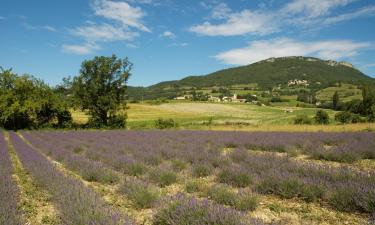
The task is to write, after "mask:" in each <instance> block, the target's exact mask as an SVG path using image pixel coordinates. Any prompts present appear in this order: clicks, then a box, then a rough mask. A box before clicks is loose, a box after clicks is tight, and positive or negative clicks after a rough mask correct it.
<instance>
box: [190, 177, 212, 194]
mask: <svg viewBox="0 0 375 225" xmlns="http://www.w3.org/2000/svg"><path fill="white" fill-rule="evenodd" d="M207 188H208V187H207V185H206V184H205V183H203V182H202V181H199V180H190V181H188V182H187V183H186V184H185V190H186V192H187V193H196V192H207Z"/></svg>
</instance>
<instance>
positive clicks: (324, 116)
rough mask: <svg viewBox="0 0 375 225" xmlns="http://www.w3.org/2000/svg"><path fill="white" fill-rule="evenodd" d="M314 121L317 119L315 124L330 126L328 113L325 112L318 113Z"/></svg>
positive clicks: (319, 111)
mask: <svg viewBox="0 0 375 225" xmlns="http://www.w3.org/2000/svg"><path fill="white" fill-rule="evenodd" d="M314 119H315V123H317V124H328V123H329V116H328V113H327V112H326V111H324V110H318V111H316V114H315V117H314Z"/></svg>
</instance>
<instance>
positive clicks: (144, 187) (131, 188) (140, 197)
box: [22, 133, 263, 225]
mask: <svg viewBox="0 0 375 225" xmlns="http://www.w3.org/2000/svg"><path fill="white" fill-rule="evenodd" d="M22 135H23V136H24V137H25V138H26V139H27V140H28V141H29V142H30V143H32V144H33V145H34V146H36V147H37V148H38V149H39V150H41V151H43V152H44V153H45V154H47V155H49V156H50V157H52V158H54V159H56V160H59V161H60V162H61V163H63V164H64V165H65V166H67V168H69V169H71V170H73V171H75V172H76V173H78V174H80V175H81V176H82V177H83V179H85V180H87V181H97V182H101V183H106V184H109V185H111V184H114V183H117V181H118V175H116V174H115V173H112V172H111V170H110V169H108V165H105V164H104V163H101V162H97V161H93V160H91V159H87V158H85V157H84V156H83V155H82V154H81V151H82V150H83V149H81V148H80V147H76V148H73V151H72V146H81V145H82V144H83V143H84V142H82V140H80V139H79V138H78V139H76V140H73V139H66V138H65V137H63V136H61V137H60V138H56V139H53V140H52V139H48V138H42V137H41V136H39V135H37V133H33V134H32V135H30V133H23V134H22ZM68 143H69V144H68ZM68 145H69V147H67V146H68ZM64 146H65V147H64ZM86 153H87V152H86ZM89 158H90V157H89ZM132 162H135V161H132ZM79 165H81V166H79ZM126 165H127V164H124V166H123V168H124V167H126ZM159 175H160V174H155V177H159ZM118 192H119V194H125V195H127V197H128V198H130V199H131V200H133V201H135V203H136V204H135V206H136V207H137V208H149V207H152V206H155V204H156V203H157V201H158V199H159V200H163V201H162V202H161V203H160V204H159V207H158V208H159V210H158V213H157V214H156V216H155V217H154V220H153V224H201V223H202V221H205V222H207V223H208V224H259V225H261V224H263V223H262V222H261V221H259V220H257V219H252V218H246V217H244V216H243V215H242V214H241V213H240V212H238V211H237V210H234V209H231V208H227V207H223V206H221V205H219V204H215V203H212V202H208V201H198V200H196V199H194V198H191V197H186V196H184V195H178V196H177V197H172V198H170V197H166V198H161V199H160V196H159V194H158V191H157V190H156V189H154V187H153V185H151V184H149V183H148V182H147V181H141V180H139V179H136V178H134V179H126V180H124V183H122V184H121V185H120V189H119V190H118ZM245 201H246V199H245ZM243 202H244V201H241V203H242V205H241V206H242V207H243V208H244V205H243ZM177 205H179V207H178V208H175V206H177ZM170 206H173V207H172V208H171V207H170ZM245 207H246V206H245ZM195 213H197V215H195V216H192V214H195Z"/></svg>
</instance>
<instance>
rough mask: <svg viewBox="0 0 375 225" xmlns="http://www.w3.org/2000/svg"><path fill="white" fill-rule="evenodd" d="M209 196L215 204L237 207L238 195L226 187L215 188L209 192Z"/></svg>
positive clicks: (217, 186)
mask: <svg viewBox="0 0 375 225" xmlns="http://www.w3.org/2000/svg"><path fill="white" fill-rule="evenodd" d="M207 195H208V196H209V197H210V198H211V199H212V200H214V201H215V202H217V203H219V204H223V205H229V206H235V205H236V200H237V199H236V194H235V193H233V192H232V191H230V190H229V187H226V186H219V185H216V186H213V187H211V188H210V189H209V190H208V193H207Z"/></svg>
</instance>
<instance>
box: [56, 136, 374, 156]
mask: <svg viewBox="0 0 375 225" xmlns="http://www.w3.org/2000/svg"><path fill="white" fill-rule="evenodd" d="M108 134H109V135H111V137H108ZM51 135H57V136H59V134H51ZM76 135H78V136H86V138H87V140H94V139H95V138H97V137H98V136H99V137H100V138H101V140H102V137H103V136H104V137H106V138H107V139H108V141H115V142H113V143H112V144H114V145H115V146H116V145H117V144H119V143H118V138H117V137H118V136H119V134H118V132H116V131H114V132H108V133H107V134H104V135H101V133H100V132H98V133H96V132H87V133H85V132H78V133H75V132H69V133H68V134H67V133H65V134H64V136H70V137H73V138H74V136H76ZM143 136H146V138H148V137H150V138H151V139H152V140H154V139H158V141H157V142H155V141H153V142H150V143H148V142H147V140H145V139H144V138H143ZM175 136H178V137H179V141H182V143H181V144H177V143H176V142H175V141H173V139H169V138H174V137H175ZM181 136H184V137H185V138H181ZM120 138H122V136H121V135H120ZM124 138H129V139H131V140H133V138H134V139H135V141H132V142H131V143H125V144H126V146H129V147H134V146H132V143H136V144H138V143H139V142H141V141H142V142H143V143H142V146H141V147H142V148H151V147H153V146H154V145H155V144H160V143H161V142H162V143H163V145H167V146H166V147H172V148H173V147H174V146H176V145H179V146H181V145H184V143H191V142H195V141H198V143H210V144H212V145H214V146H215V147H216V146H226V147H241V148H242V147H244V148H247V149H251V150H262V151H278V152H300V153H303V154H308V155H310V156H312V157H313V158H317V159H326V160H332V161H339V162H354V161H356V160H358V159H374V158H375V134H374V133H369V132H367V133H366V132H356V133H349V132H347V133H323V132H317V133H301V132H299V133H288V132H254V133H249V132H205V131H194V132H192V131H180V132H163V137H160V132H132V133H129V134H127V135H126V136H125V137H124ZM137 140H138V141H137ZM121 144H123V143H121ZM185 146H186V145H185ZM200 146H202V145H200Z"/></svg>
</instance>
